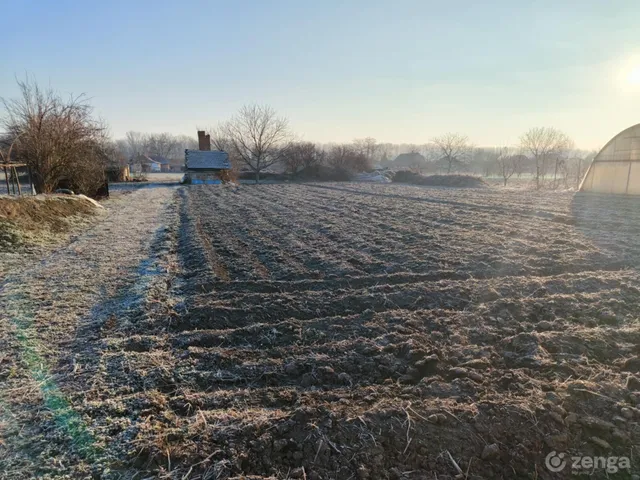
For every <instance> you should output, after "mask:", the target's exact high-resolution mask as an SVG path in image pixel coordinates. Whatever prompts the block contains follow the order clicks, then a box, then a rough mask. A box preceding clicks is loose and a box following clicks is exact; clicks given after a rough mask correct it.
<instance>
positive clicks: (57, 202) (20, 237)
mask: <svg viewBox="0 0 640 480" xmlns="http://www.w3.org/2000/svg"><path fill="white" fill-rule="evenodd" d="M96 211H97V207H96V205H95V203H93V202H92V201H90V200H89V199H87V198H86V197H81V196H69V195H46V196H45V195H38V196H35V197H18V198H12V197H2V198H0V248H2V249H3V250H4V251H8V250H13V249H16V248H19V247H21V246H25V245H26V246H28V245H31V244H46V243H55V242H56V240H57V239H58V238H59V237H60V236H61V235H63V234H65V233H67V232H68V231H69V230H70V229H71V228H72V227H73V226H74V225H75V224H77V223H78V222H82V221H83V220H86V218H87V217H89V216H92V215H94V214H95V213H96Z"/></svg>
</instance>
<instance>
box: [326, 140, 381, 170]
mask: <svg viewBox="0 0 640 480" xmlns="http://www.w3.org/2000/svg"><path fill="white" fill-rule="evenodd" d="M326 161H327V164H328V165H329V166H330V167H332V168H333V169H334V170H338V171H343V172H348V173H355V172H362V171H365V170H369V169H370V168H371V163H370V161H369V159H368V158H367V157H366V156H365V155H364V154H363V153H361V152H358V151H357V150H356V149H355V148H354V147H353V146H352V145H334V146H333V147H331V148H330V149H329V152H328V153H327V159H326Z"/></svg>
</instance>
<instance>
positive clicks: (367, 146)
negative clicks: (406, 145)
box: [353, 137, 381, 163]
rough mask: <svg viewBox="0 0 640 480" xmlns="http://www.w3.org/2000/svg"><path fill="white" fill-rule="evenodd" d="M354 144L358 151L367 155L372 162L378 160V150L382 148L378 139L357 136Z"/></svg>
mask: <svg viewBox="0 0 640 480" xmlns="http://www.w3.org/2000/svg"><path fill="white" fill-rule="evenodd" d="M353 146H354V148H355V150H356V151H357V152H358V153H360V154H362V155H364V156H365V157H367V159H368V160H369V162H370V163H373V162H374V161H375V160H376V157H377V155H378V152H380V149H381V146H380V145H379V144H378V142H377V141H376V139H375V138H372V137H366V138H356V139H355V140H354V141H353Z"/></svg>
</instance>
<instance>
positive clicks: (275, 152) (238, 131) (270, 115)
mask: <svg viewBox="0 0 640 480" xmlns="http://www.w3.org/2000/svg"><path fill="white" fill-rule="evenodd" d="M216 132H217V133H218V134H219V138H220V139H227V140H228V142H229V147H228V148H229V149H230V150H231V151H230V152H229V153H230V154H232V155H233V156H236V157H237V158H238V160H240V161H241V162H243V163H244V164H246V165H247V166H248V167H249V168H250V169H251V170H252V171H253V172H254V173H255V178H256V183H258V182H259V181H260V172H261V171H263V170H265V169H267V168H269V167H270V166H272V165H274V164H276V163H278V162H280V161H282V153H283V151H284V148H283V147H285V146H286V145H287V144H288V143H289V142H290V139H291V133H290V131H289V122H288V121H287V119H286V118H282V117H278V116H277V115H276V112H275V110H274V109H273V108H271V107H269V106H261V105H249V106H244V107H242V108H241V109H240V111H239V112H238V114H237V115H235V116H234V117H233V118H231V120H229V121H227V122H225V123H224V124H222V125H221V126H220V127H219V128H217V129H216ZM215 137H216V135H214V138H215Z"/></svg>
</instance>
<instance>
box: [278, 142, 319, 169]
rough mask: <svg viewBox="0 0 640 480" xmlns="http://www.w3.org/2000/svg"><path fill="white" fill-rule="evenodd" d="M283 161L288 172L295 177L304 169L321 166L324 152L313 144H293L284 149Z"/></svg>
mask: <svg viewBox="0 0 640 480" xmlns="http://www.w3.org/2000/svg"><path fill="white" fill-rule="evenodd" d="M282 159H283V164H284V166H285V169H286V171H287V172H289V173H292V174H294V175H295V174H296V173H298V172H299V171H300V170H302V169H305V168H309V167H313V166H315V165H319V164H320V162H321V161H322V152H321V151H320V150H319V149H318V148H317V147H316V146H315V144H313V143H311V142H292V143H290V144H289V145H287V146H286V147H285V148H284V149H283V152H282Z"/></svg>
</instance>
